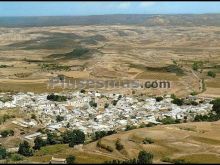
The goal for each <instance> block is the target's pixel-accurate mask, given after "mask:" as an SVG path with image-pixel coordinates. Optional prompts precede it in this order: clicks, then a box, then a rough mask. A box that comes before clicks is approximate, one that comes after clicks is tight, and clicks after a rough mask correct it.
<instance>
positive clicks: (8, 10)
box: [0, 1, 220, 16]
mask: <svg viewBox="0 0 220 165" xmlns="http://www.w3.org/2000/svg"><path fill="white" fill-rule="evenodd" d="M131 13H132V14H178V13H186V14H187V13H190V14H191V13H192V14H198V13H199V14H200V13H220V2H214V1H213V2H196V1H195V2H183V1H182V2H162V1H161V2H160V1H155V2H147V1H146V2H143V1H140V2H131V1H124V2H122V1H121V2H104V1H103V2H95V1H93V2H82V1H81V2H80V1H78V2H67V1H66V2H0V16H54V15H55V16H56V15H57V16H58V15H100V14H131Z"/></svg>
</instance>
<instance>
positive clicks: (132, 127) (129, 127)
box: [125, 125, 137, 131]
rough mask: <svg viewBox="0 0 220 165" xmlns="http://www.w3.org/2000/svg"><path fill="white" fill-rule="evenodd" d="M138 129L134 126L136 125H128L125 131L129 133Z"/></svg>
mask: <svg viewBox="0 0 220 165" xmlns="http://www.w3.org/2000/svg"><path fill="white" fill-rule="evenodd" d="M136 128H137V127H136V126H134V125H132V126H131V125H126V128H125V131H129V130H132V129H136Z"/></svg>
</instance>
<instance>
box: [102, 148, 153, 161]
mask: <svg viewBox="0 0 220 165" xmlns="http://www.w3.org/2000/svg"><path fill="white" fill-rule="evenodd" d="M153 157H154V156H153V154H152V153H150V152H146V151H140V152H139V154H138V157H137V158H134V159H129V160H125V161H120V160H113V161H107V162H105V163H106V164H152V162H153Z"/></svg>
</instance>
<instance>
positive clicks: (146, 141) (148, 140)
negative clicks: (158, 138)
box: [143, 137, 154, 144]
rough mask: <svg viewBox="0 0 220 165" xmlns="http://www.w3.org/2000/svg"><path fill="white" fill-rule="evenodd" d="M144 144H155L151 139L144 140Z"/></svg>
mask: <svg viewBox="0 0 220 165" xmlns="http://www.w3.org/2000/svg"><path fill="white" fill-rule="evenodd" d="M143 143H144V144H152V143H154V141H153V140H152V139H151V138H147V137H146V138H145V139H144V140H143Z"/></svg>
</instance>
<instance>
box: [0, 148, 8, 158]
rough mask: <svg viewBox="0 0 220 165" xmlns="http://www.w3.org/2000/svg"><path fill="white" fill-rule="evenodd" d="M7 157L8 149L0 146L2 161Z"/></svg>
mask: <svg viewBox="0 0 220 165" xmlns="http://www.w3.org/2000/svg"><path fill="white" fill-rule="evenodd" d="M6 155H7V152H6V149H5V148H4V147H2V146H0V160H1V159H5V158H6Z"/></svg>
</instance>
